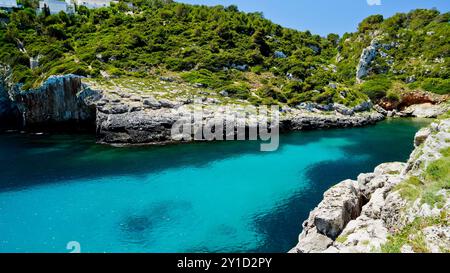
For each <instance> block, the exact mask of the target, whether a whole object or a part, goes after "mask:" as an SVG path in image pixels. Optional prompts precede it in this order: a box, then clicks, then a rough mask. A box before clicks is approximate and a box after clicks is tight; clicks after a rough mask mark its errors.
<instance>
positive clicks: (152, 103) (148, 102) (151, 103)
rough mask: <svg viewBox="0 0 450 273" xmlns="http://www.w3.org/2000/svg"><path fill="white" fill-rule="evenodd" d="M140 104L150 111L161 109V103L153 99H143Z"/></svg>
mask: <svg viewBox="0 0 450 273" xmlns="http://www.w3.org/2000/svg"><path fill="white" fill-rule="evenodd" d="M142 103H143V104H144V107H146V108H151V109H160V108H161V103H160V102H159V101H157V100H156V99H155V98H153V97H149V98H146V99H144V100H143V102H142Z"/></svg>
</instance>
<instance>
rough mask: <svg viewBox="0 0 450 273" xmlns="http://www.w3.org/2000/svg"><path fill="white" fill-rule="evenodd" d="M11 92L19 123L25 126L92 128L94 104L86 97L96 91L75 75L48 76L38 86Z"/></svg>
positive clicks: (40, 128) (36, 127)
mask: <svg viewBox="0 0 450 273" xmlns="http://www.w3.org/2000/svg"><path fill="white" fill-rule="evenodd" d="M12 96H13V102H14V104H15V105H16V106H17V108H18V109H19V111H20V113H21V117H22V119H21V122H22V127H23V128H25V129H27V130H34V129H38V130H43V129H44V130H45V129H53V128H58V129H59V128H61V127H65V128H70V127H72V128H75V127H79V128H80V129H81V128H86V127H91V128H93V125H94V121H95V106H94V105H88V103H87V101H88V98H90V97H93V96H99V95H98V94H94V93H93V92H92V91H91V90H89V89H86V90H84V89H83V87H82V83H81V78H80V77H79V76H76V75H62V76H51V77H49V78H48V79H47V81H45V82H44V83H43V84H42V86H40V87H39V88H36V89H32V90H27V91H21V90H20V89H19V88H16V91H13V94H12ZM74 126H75V127H74Z"/></svg>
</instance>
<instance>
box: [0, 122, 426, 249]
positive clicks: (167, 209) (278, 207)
mask: <svg viewBox="0 0 450 273" xmlns="http://www.w3.org/2000/svg"><path fill="white" fill-rule="evenodd" d="M425 123H426V121H417V120H415V121H413V120H408V119H403V120H399V119H397V120H390V121H389V120H388V121H384V122H381V123H379V124H377V125H375V126H371V127H364V128H355V129H336V130H324V131H309V132H295V133H289V134H285V135H282V137H281V145H280V149H279V150H278V151H277V152H271V153H263V152H260V151H259V143H255V142H222V143H200V144H191V145H173V146H166V147H131V148H114V147H109V146H104V145H98V144H95V142H94V138H93V137H92V136H83V135H42V136H31V135H26V134H22V135H21V134H3V135H0V252H68V250H67V249H66V245H67V243H68V242H69V241H77V242H79V243H80V245H81V251H82V252H287V251H288V250H289V249H290V248H292V247H293V246H294V245H295V244H296V241H297V236H298V234H299V232H300V231H301V223H302V221H303V220H304V219H305V218H306V217H307V216H308V213H309V211H310V210H311V209H312V208H314V207H315V206H316V205H317V203H318V202H319V201H320V200H321V197H322V194H323V192H324V191H325V190H326V189H328V188H329V187H330V186H332V185H334V184H335V183H337V182H339V181H340V180H343V179H347V178H356V176H357V175H358V174H359V173H361V172H369V171H372V170H373V168H374V167H375V166H377V165H378V164H380V163H382V162H388V161H405V160H407V158H408V157H409V154H410V153H411V151H412V149H413V144H412V143H413V137H414V134H415V132H416V131H417V130H418V129H419V128H420V127H422V126H424V125H425Z"/></svg>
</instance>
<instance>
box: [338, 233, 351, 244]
mask: <svg viewBox="0 0 450 273" xmlns="http://www.w3.org/2000/svg"><path fill="white" fill-rule="evenodd" d="M347 239H348V236H347V235H341V236H339V237H337V239H336V242H338V243H341V244H343V243H345V242H346V241H347Z"/></svg>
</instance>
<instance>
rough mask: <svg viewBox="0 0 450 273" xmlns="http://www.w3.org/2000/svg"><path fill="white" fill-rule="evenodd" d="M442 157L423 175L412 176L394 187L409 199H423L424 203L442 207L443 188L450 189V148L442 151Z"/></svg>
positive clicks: (403, 196)
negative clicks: (440, 193)
mask: <svg viewBox="0 0 450 273" xmlns="http://www.w3.org/2000/svg"><path fill="white" fill-rule="evenodd" d="M440 152H441V154H442V156H443V157H442V158H440V159H438V160H436V161H434V162H432V163H431V164H430V165H429V166H428V167H427V168H426V170H425V172H424V174H423V177H421V178H419V177H410V178H408V179H406V180H405V181H403V182H402V183H400V184H398V185H397V186H396V187H395V188H394V189H395V190H397V191H399V193H400V196H401V197H402V198H403V199H405V200H408V201H414V200H416V199H418V198H421V199H422V203H427V204H429V205H430V206H432V207H433V206H435V205H436V206H438V207H441V206H442V205H443V203H444V201H445V200H444V198H443V196H442V195H438V194H437V193H438V192H439V191H440V190H442V189H450V148H445V149H443V150H441V151H440Z"/></svg>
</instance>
